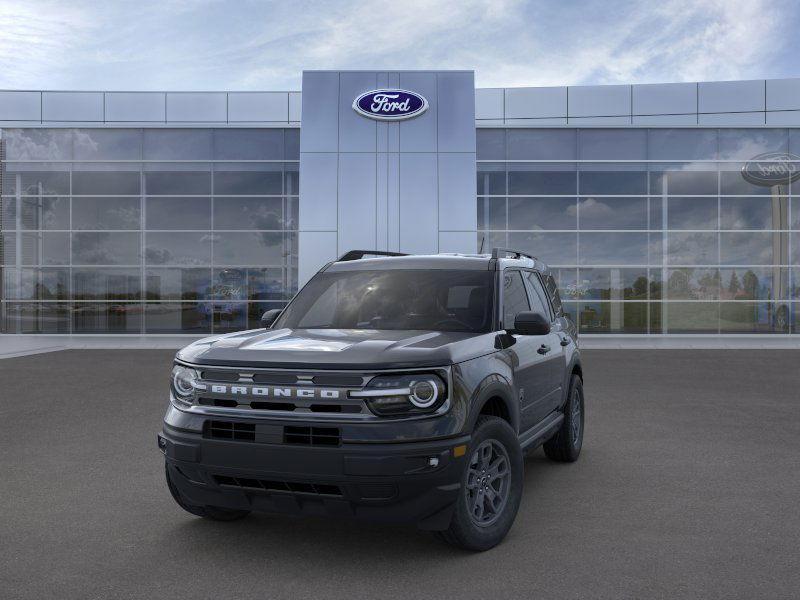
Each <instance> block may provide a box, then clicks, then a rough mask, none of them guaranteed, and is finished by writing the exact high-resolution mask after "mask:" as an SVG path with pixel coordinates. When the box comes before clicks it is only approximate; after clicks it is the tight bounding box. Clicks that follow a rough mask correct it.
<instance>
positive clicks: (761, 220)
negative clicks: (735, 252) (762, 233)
mask: <svg viewBox="0 0 800 600" xmlns="http://www.w3.org/2000/svg"><path fill="white" fill-rule="evenodd" d="M788 209H789V199H788V198H787V197H786V196H773V197H772V198H766V197H763V196H762V197H755V198H720V221H721V228H722V229H788V228H789V210H788Z"/></svg>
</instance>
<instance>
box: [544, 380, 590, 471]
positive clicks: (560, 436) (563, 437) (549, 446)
mask: <svg viewBox="0 0 800 600" xmlns="http://www.w3.org/2000/svg"><path fill="white" fill-rule="evenodd" d="M584 421H585V412H584V403H583V381H582V380H581V378H580V377H579V376H578V375H573V376H572V379H571V380H570V384H569V396H567V403H566V404H565V405H564V421H562V423H561V427H559V428H558V431H557V432H556V434H555V435H554V436H553V437H551V438H550V439H549V440H547V441H546V442H545V443H544V453H545V454H546V455H547V457H548V458H549V459H551V460H556V461H558V462H575V461H576V460H578V457H579V456H580V455H581V447H582V446H583V429H584Z"/></svg>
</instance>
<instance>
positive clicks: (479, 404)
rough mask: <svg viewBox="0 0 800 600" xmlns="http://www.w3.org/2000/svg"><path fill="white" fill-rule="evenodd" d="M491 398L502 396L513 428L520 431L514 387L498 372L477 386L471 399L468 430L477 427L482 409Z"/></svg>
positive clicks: (501, 398)
mask: <svg viewBox="0 0 800 600" xmlns="http://www.w3.org/2000/svg"><path fill="white" fill-rule="evenodd" d="M491 398H500V400H501V401H502V402H503V404H504V405H505V408H506V412H507V413H508V420H509V424H510V425H511V428H512V429H513V430H514V431H516V432H519V402H516V401H515V399H514V388H513V386H512V385H511V383H510V382H509V381H508V380H507V379H506V378H505V377H503V376H501V375H498V374H496V373H494V374H492V375H489V376H487V377H486V378H485V379H484V380H483V381H481V382H480V384H478V386H477V387H476V389H475V392H474V393H473V395H472V399H471V400H470V409H469V416H468V418H467V423H466V425H467V430H468V431H472V430H473V429H475V423H476V422H477V421H478V417H479V416H480V414H481V410H483V407H484V406H485V405H486V402H488V401H489V399H491Z"/></svg>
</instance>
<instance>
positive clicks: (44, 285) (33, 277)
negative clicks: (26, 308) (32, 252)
mask: <svg viewBox="0 0 800 600" xmlns="http://www.w3.org/2000/svg"><path fill="white" fill-rule="evenodd" d="M15 276H16V269H7V270H6V272H5V273H4V281H5V286H4V288H5V289H4V291H3V293H4V298H6V299H15V300H69V270H68V269H65V268H57V269H47V268H44V269H20V270H19V286H17V285H16V281H14V280H15V279H16V277H15Z"/></svg>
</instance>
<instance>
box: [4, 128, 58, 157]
mask: <svg viewBox="0 0 800 600" xmlns="http://www.w3.org/2000/svg"><path fill="white" fill-rule="evenodd" d="M3 143H4V144H5V146H6V159H7V160H70V159H71V158H72V132H71V131H70V130H69V129H3Z"/></svg>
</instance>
